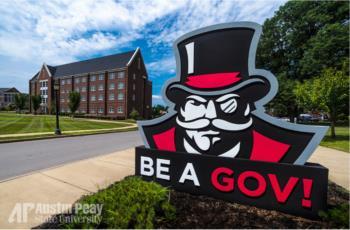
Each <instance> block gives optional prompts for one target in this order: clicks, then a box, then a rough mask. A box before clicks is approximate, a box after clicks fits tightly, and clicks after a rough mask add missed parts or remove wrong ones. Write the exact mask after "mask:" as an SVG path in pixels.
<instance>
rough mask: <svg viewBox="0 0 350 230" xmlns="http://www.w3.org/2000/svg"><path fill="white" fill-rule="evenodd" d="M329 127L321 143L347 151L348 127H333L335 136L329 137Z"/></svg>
mask: <svg viewBox="0 0 350 230" xmlns="http://www.w3.org/2000/svg"><path fill="white" fill-rule="evenodd" d="M330 134H331V129H330V128H329V130H328V132H327V135H326V136H325V137H324V138H323V140H322V142H321V145H322V146H325V147H329V148H333V149H338V150H342V151H344V152H349V127H348V126H337V127H336V128H335V134H336V138H335V139H333V138H331V137H330Z"/></svg>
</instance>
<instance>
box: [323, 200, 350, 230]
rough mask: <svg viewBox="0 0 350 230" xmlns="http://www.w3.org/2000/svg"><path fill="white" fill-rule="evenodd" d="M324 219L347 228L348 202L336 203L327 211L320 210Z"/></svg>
mask: <svg viewBox="0 0 350 230" xmlns="http://www.w3.org/2000/svg"><path fill="white" fill-rule="evenodd" d="M320 216H321V217H322V219H323V220H324V221H329V222H333V223H334V224H336V225H337V226H339V227H340V228H344V229H349V204H341V205H337V206H335V207H334V208H332V209H329V210H328V211H327V212H321V213H320Z"/></svg>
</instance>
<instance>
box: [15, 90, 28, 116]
mask: <svg viewBox="0 0 350 230" xmlns="http://www.w3.org/2000/svg"><path fill="white" fill-rule="evenodd" d="M27 100H28V98H27V96H26V95H25V94H22V93H18V94H16V95H15V106H16V110H17V111H18V112H19V113H21V111H22V110H23V109H24V107H25V106H26V103H27Z"/></svg>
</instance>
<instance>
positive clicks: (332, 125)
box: [331, 116, 336, 138]
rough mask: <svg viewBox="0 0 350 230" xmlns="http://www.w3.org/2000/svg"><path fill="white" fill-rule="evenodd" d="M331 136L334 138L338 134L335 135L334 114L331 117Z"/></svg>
mask: <svg viewBox="0 0 350 230" xmlns="http://www.w3.org/2000/svg"><path fill="white" fill-rule="evenodd" d="M331 137H332V138H335V137H336V135H335V119H334V117H333V116H332V117H331Z"/></svg>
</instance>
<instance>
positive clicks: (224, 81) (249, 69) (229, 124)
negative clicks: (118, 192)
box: [136, 22, 328, 217]
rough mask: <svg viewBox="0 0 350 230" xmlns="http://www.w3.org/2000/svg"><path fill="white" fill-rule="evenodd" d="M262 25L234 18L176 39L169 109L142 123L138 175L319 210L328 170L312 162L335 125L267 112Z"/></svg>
mask: <svg viewBox="0 0 350 230" xmlns="http://www.w3.org/2000/svg"><path fill="white" fill-rule="evenodd" d="M260 34H261V26H260V25H257V24H255V23H248V22H244V23H229V24H220V25H214V26H210V27H206V28H202V29H200V30H196V31H193V32H191V33H189V34H186V35H184V36H182V37H180V38H179V39H178V40H177V41H176V42H175V44H174V52H175V55H176V64H177V76H176V78H173V79H171V80H169V81H168V82H167V83H166V84H165V87H164V88H163V99H164V100H165V102H166V103H167V104H168V105H169V112H168V113H167V114H166V115H164V116H162V117H160V118H157V119H154V120H149V121H140V122H138V125H139V128H140V132H141V135H142V137H143V140H144V144H145V147H138V148H136V175H140V176H142V177H143V178H144V179H145V180H155V181H157V182H159V183H161V184H163V185H165V186H171V187H173V188H175V189H177V190H180V191H186V192H190V193H193V194H205V195H210V196H213V197H217V198H220V199H225V200H229V201H234V202H238V203H243V204H250V205H255V206H258V207H263V208H268V209H277V210H281V211H284V212H288V213H292V214H297V215H303V216H307V217H316V216H317V213H318V212H319V211H320V210H324V209H325V208H326V200H327V199H326V197H327V181H328V170H327V169H326V168H324V167H322V166H320V165H316V164H310V163H306V161H307V160H308V159H309V157H310V155H311V154H312V152H313V151H314V150H315V148H316V147H317V145H318V144H319V142H320V141H321V139H322V138H323V136H324V134H325V132H326V131H327V127H316V126H306V125H299V124H293V123H289V122H285V121H281V120H278V119H276V118H273V117H271V116H269V115H267V114H266V113H265V111H264V107H263V105H265V104H266V103H267V102H269V101H270V100H271V99H272V98H273V97H274V96H275V95H276V93H277V89H278V83H277V80H276V78H275V76H274V75H273V74H272V73H270V72H268V71H266V70H262V69H256V68H255V55H256V49H257V46H258V41H259V37H260Z"/></svg>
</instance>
